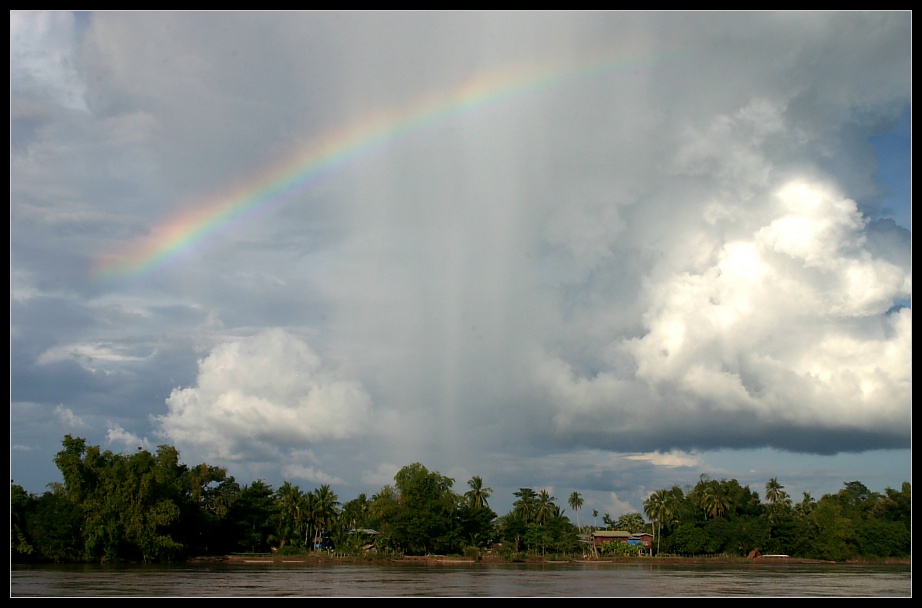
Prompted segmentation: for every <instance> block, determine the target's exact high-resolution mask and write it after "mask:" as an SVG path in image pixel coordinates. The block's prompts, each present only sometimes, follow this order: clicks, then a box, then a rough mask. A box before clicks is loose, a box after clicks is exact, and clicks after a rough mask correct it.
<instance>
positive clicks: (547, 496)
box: [535, 490, 557, 524]
mask: <svg viewBox="0 0 922 608" xmlns="http://www.w3.org/2000/svg"><path fill="white" fill-rule="evenodd" d="M555 500H557V499H556V498H554V497H553V496H551V493H550V492H548V491H547V490H541V492H539V493H538V506H537V509H536V510H535V521H536V522H538V523H539V524H543V523H546V522H547V521H548V520H549V519H551V518H552V517H553V516H554V508H555V507H556V506H557V505H555V504H554V501H555Z"/></svg>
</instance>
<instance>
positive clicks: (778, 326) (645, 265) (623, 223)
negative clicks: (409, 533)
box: [10, 11, 912, 513]
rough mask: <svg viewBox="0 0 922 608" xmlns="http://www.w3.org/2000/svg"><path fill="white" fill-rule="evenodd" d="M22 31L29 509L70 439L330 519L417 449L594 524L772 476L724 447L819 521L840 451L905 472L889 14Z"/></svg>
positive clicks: (264, 20)
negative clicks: (287, 495) (135, 255)
mask: <svg viewBox="0 0 922 608" xmlns="http://www.w3.org/2000/svg"><path fill="white" fill-rule="evenodd" d="M10 32H11V41H10V48H11V61H10V73H11V79H10V86H11V98H10V120H11V158H10V162H11V212H10V219H11V227H10V240H11V262H10V279H11V280H10V307H11V327H10V336H11V445H12V447H13V450H12V451H11V457H12V464H11V476H12V477H13V478H14V480H16V481H17V482H19V483H23V482H26V481H27V480H28V482H29V483H32V484H35V487H28V486H27V487H28V489H30V490H33V491H38V490H39V489H40V487H41V484H44V483H47V482H51V481H54V480H55V479H56V477H55V471H54V469H53V465H52V464H51V458H52V457H53V454H54V453H55V452H56V451H57V450H58V449H59V447H60V440H61V438H62V437H63V435H64V434H65V433H71V434H74V435H77V436H81V437H86V438H87V439H88V441H89V442H90V443H101V444H105V445H106V446H107V447H109V448H110V449H117V450H121V449H135V448H137V447H138V446H139V445H144V446H151V445H157V444H159V443H170V444H174V445H176V446H177V448H179V450H180V453H181V455H182V458H183V459H184V460H185V461H186V462H189V463H196V462H202V461H204V462H208V463H209V464H215V465H221V466H227V467H228V468H229V470H230V472H231V474H234V475H237V476H238V480H240V481H241V482H243V483H248V482H250V481H252V480H254V479H257V478H264V479H266V480H267V481H268V482H269V483H271V484H280V483H281V482H282V481H283V480H291V481H293V482H295V483H302V484H310V483H333V484H334V485H336V486H337V491H338V492H339V495H340V497H342V498H345V499H346V500H348V499H349V498H351V497H353V496H354V495H356V494H358V493H359V492H363V491H365V492H370V493H373V492H374V491H376V490H377V489H378V488H380V487H381V486H382V485H384V484H385V483H389V482H390V481H392V477H393V474H394V473H395V472H396V471H397V470H398V469H399V468H400V467H401V466H403V465H405V464H409V463H411V462H414V461H420V462H422V463H424V464H425V465H426V466H427V467H429V468H432V469H436V470H440V471H442V472H443V473H445V474H448V475H452V476H454V477H455V478H456V481H457V482H458V483H459V484H462V485H463V483H464V481H465V480H466V479H467V478H469V477H470V476H471V475H480V476H482V477H483V478H484V480H485V481H486V482H487V484H488V485H490V486H492V487H493V488H494V490H496V491H497V493H498V494H499V493H507V494H509V496H508V497H507V498H508V500H509V502H511V492H512V491H513V490H515V489H518V488H519V487H522V486H533V487H548V488H556V489H557V492H559V493H563V492H569V491H571V490H581V491H582V490H587V491H589V492H590V494H589V495H590V497H591V500H590V502H588V503H587V506H589V505H597V506H598V508H599V509H600V510H605V511H611V512H612V513H616V512H617V511H618V510H623V511H630V510H640V507H641V503H642V500H643V498H644V497H645V493H649V491H651V490H653V489H657V488H658V487H666V486H670V485H672V484H673V483H693V482H694V480H696V479H697V476H698V475H699V474H701V473H704V472H710V473H711V474H712V476H714V477H737V478H739V479H740V480H741V482H744V483H753V484H755V485H756V486H758V485H759V484H764V482H765V481H767V480H768V478H770V477H776V476H777V477H779V478H781V479H782V481H785V471H774V470H770V469H765V470H761V469H760V470H758V471H755V472H753V471H751V470H749V469H748V468H740V469H739V470H734V469H732V468H726V467H725V466H724V465H718V464H716V463H715V462H714V461H710V460H709V459H708V456H707V454H709V453H715V454H716V453H718V452H720V451H726V450H730V451H733V450H740V451H745V450H773V452H772V453H776V454H788V453H790V454H794V455H800V456H801V457H802V458H803V461H802V462H803V463H804V464H803V466H802V467H801V468H798V467H796V466H791V465H788V464H786V465H785V466H786V467H788V468H787V469H786V470H788V471H790V472H789V475H790V477H789V478H788V479H789V480H790V483H789V486H790V487H792V488H795V489H796V488H800V486H803V487H802V488H800V489H802V490H807V491H811V492H813V493H814V495H818V494H820V493H822V492H827V491H836V490H837V489H838V487H839V486H840V485H841V483H842V482H844V481H847V480H848V479H846V478H843V479H838V478H835V479H833V480H832V481H831V482H830V481H829V480H826V479H825V478H824V473H823V472H821V471H820V470H819V468H818V467H820V466H822V467H825V466H827V465H826V463H827V461H826V460H822V459H823V458H826V457H832V456H834V455H836V454H842V453H858V454H861V453H865V452H867V453H869V454H875V453H877V451H880V450H884V451H888V450H895V451H896V452H895V453H896V454H897V455H898V457H899V458H901V459H904V460H905V461H906V462H905V463H904V464H903V465H901V466H902V468H901V469H900V471H899V472H900V474H902V472H903V471H905V472H906V474H907V475H908V471H909V467H910V465H909V459H908V456H907V454H908V452H907V450H909V449H910V446H911V396H912V380H911V371H912V355H911V353H912V309H911V306H910V305H909V303H910V301H911V297H912V265H911V255H910V252H911V233H910V226H909V225H904V224H901V223H899V222H900V221H902V220H901V219H900V218H903V217H908V215H909V214H908V213H906V214H905V215H900V214H898V213H890V212H888V209H889V207H888V205H891V206H892V202H889V201H888V202H886V203H885V202H884V195H885V191H884V187H883V186H882V185H881V184H880V183H879V182H878V181H877V175H878V169H879V167H878V155H877V151H876V150H875V147H874V145H873V144H872V143H871V138H872V137H875V136H879V135H880V134H883V133H886V132H888V131H889V130H890V129H893V128H894V126H895V125H897V124H898V123H899V121H900V119H901V116H904V114H905V113H906V112H908V111H909V108H910V105H911V71H910V66H911V13H906V12H881V13H875V12H863V13H853V12H844V13H835V12H822V13H801V12H797V13H786V12H781V13H752V12H741V13H733V12H728V13H712V12H707V13H671V12H664V13H660V12H651V13H645V12H627V13H620V12H598V13H594V12H572V13H571V12H553V13H541V12H528V13H517V12H500V13H476V12H474V13H466V12H465V13H454V12H431V13H430V12H418V13H375V12H342V13H340V12H317V13H314V12H293V13H285V12H265V13H262V12H252V13H251V12H241V13H235V12H209V13H187V12H178V13H170V12H153V13H143V12H103V13H92V14H72V13H66V12H45V13H39V12H18V11H17V12H13V13H11V23H10ZM318 150H319V151H322V152H323V154H324V155H325V156H323V155H320V154H319V153H318V152H317V151H318ZM900 204H901V205H902V207H901V209H907V208H909V207H910V206H911V201H909V200H905V201H902V202H901V203H900ZM238 210H239V211H238ZM900 213H902V211H900ZM196 214H199V215H201V216H203V217H204V218H205V219H203V220H201V223H200V224H197V226H198V227H197V228H195V229H193V227H192V226H193V224H192V223H190V222H192V221H193V220H191V219H189V218H190V217H192V216H195V215H196ZM894 220H896V221H894ZM196 221H199V220H196ZM154 242H156V244H157V245H158V246H159V247H160V249H158V250H151V251H148V252H147V253H146V254H145V255H146V257H145V258H144V259H143V260H142V261H140V262H138V263H137V266H136V267H134V268H133V269H130V270H125V271H123V272H113V273H110V274H107V275H103V274H101V273H98V272H94V268H99V265H100V264H101V263H103V262H105V261H107V260H108V261H111V260H119V259H122V258H119V256H125V255H127V254H125V253H124V252H128V251H135V250H140V248H141V247H143V246H144V244H145V243H154ZM125 259H127V258H125ZM888 453H889V452H888ZM23 454H27V455H28V458H22V457H21V456H22V455H23ZM869 457H870V456H869ZM812 458H818V459H820V461H819V462H822V463H824V464H822V465H815V466H814V465H811V464H809V463H810V462H812V461H811V460H810V459H812ZM782 460H784V459H783V458H781V457H779V458H778V460H777V461H778V462H779V465H778V466H779V467H780V466H781V464H780V463H781V462H782ZM741 467H742V465H741ZM810 471H812V473H811V472H810ZM837 474H838V472H837ZM842 474H843V475H849V474H850V472H844V473H842ZM862 474H863V471H855V473H854V475H853V477H854V478H861V475H862ZM821 479H822V480H823V481H822V482H820V481H818V480H821ZM861 479H862V481H865V482H866V483H867V482H870V483H868V485H869V487H872V488H873V489H875V490H881V489H883V488H877V487H875V483H876V482H877V480H876V479H866V478H861ZM881 479H882V480H884V481H883V482H885V483H887V484H890V485H896V484H898V483H899V481H901V479H902V477H901V478H900V479H893V480H891V479H889V478H886V479H885V478H884V477H881ZM494 480H495V481H494ZM819 483H824V484H831V485H830V486H829V487H827V486H825V485H823V486H819V485H813V484H819ZM558 495H560V494H558ZM507 498H500V499H499V500H498V504H499V505H502V504H503V502H504V501H505V500H507Z"/></svg>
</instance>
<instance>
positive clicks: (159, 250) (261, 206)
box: [90, 53, 651, 278]
mask: <svg viewBox="0 0 922 608" xmlns="http://www.w3.org/2000/svg"><path fill="white" fill-rule="evenodd" d="M638 57H642V59H640V58H638ZM650 60H651V56H650V55H649V54H646V55H637V54H633V53H632V54H629V55H628V56H627V57H625V56H624V53H621V54H620V56H615V57H612V56H610V55H609V56H603V57H602V58H599V59H596V60H593V61H589V62H584V63H582V64H581V66H580V67H579V68H578V69H574V68H573V66H570V68H569V69H567V67H566V66H559V65H544V66H537V67H527V68H523V67H517V68H516V69H505V70H501V71H494V72H491V73H484V74H479V75H477V76H476V77H475V78H472V79H470V80H469V81H467V82H465V83H463V84H461V85H460V86H458V87H456V88H455V89H453V90H449V91H446V92H441V93H438V94H433V95H427V96H424V97H423V98H421V99H419V100H417V101H416V102H414V103H412V104H410V105H408V106H406V107H402V108H400V109H398V110H392V111H385V112H378V113H374V114H371V115H369V116H366V117H365V118H364V119H362V120H359V121H357V122H355V123H354V124H350V125H347V126H345V127H344V128H341V129H339V130H338V131H334V132H331V133H329V134H328V135H327V136H326V137H323V138H321V139H319V140H317V141H314V142H312V143H311V145H310V146H308V148H307V149H305V150H302V151H299V153H297V154H295V155H293V156H291V157H290V158H289V159H288V160H287V161H285V162H283V163H281V164H280V165H278V166H275V167H273V168H272V169H271V170H269V171H266V172H265V173H263V174H261V175H259V176H257V177H256V178H255V179H253V180H251V181H248V182H245V183H242V184H240V185H238V186H237V187H236V188H234V189H232V190H230V191H228V192H224V193H223V194H222V196H220V197H217V198H215V199H214V200H211V201H207V202H203V203H199V204H196V205H195V206H194V208H192V209H190V210H188V211H186V212H183V213H181V214H178V215H176V216H175V217H172V218H170V219H169V220H168V221H166V222H164V223H163V224H161V225H159V226H156V227H154V228H153V229H152V230H151V232H150V233H149V234H148V235H147V236H146V237H145V238H143V239H141V241H140V242H137V243H132V244H131V245H130V246H127V247H125V248H123V249H120V250H117V251H111V252H108V253H106V254H104V255H101V256H99V257H98V258H97V259H96V260H95V261H94V264H93V266H92V268H91V271H90V274H91V276H93V277H95V278H107V277H117V276H141V275H144V274H146V273H148V272H150V271H152V270H154V269H156V268H159V267H161V266H163V265H165V264H167V263H168V262H170V261H171V260H174V259H177V258H179V257H180V256H182V255H183V254H185V253H188V252H189V251H192V250H193V249H195V248H196V247H201V246H203V245H204V244H206V243H207V242H209V240H210V239H212V238H214V237H216V236H218V235H219V234H222V233H223V232H225V231H226V230H228V229H229V228H230V227H231V226H234V225H237V224H239V223H241V222H244V221H247V220H251V219H252V218H253V217H255V216H258V215H261V214H263V213H266V212H268V211H269V210H272V209H275V208H278V207H279V206H281V205H284V204H285V203H288V202H290V201H292V200H293V199H295V198H296V197H297V196H298V195H299V194H302V193H304V192H305V191H307V190H308V189H310V188H311V186H313V185H315V184H316V183H317V182H318V180H319V179H321V178H322V177H324V176H326V175H328V174H330V173H331V172H334V171H336V170H337V169H338V168H340V167H343V166H345V165H347V164H349V163H351V162H354V161H355V160H356V159H358V158H360V157H362V156H364V155H367V154H370V153H371V152H373V151H374V150H377V149H380V148H381V147H383V146H385V145H387V144H390V143H392V142H395V141H397V140H400V139H402V138H405V137H407V136H409V135H412V134H413V133H416V132H419V131H421V130H423V129H425V128H426V127H428V126H431V125H433V124H438V123H441V122H443V121H446V120H449V119H451V118H452V117H455V116H458V115H461V114H465V113H468V112H471V111H474V110H476V109H478V108H481V107H484V106H486V105H488V104H493V103H495V102H497V101H500V100H502V99H506V98H510V97H513V96H520V95H524V94H527V93H532V92H535V91H538V90H540V89H544V88H547V87H550V86H559V85H560V84H562V83H565V82H569V81H573V80H581V79H584V78H587V77H590V76H594V75H598V74H600V73H606V72H610V71H613V70H624V69H627V70H630V69H632V68H637V67H639V66H640V65H641V64H643V63H645V62H647V61H650Z"/></svg>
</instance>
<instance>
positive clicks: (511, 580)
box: [10, 562, 912, 597]
mask: <svg viewBox="0 0 922 608" xmlns="http://www.w3.org/2000/svg"><path fill="white" fill-rule="evenodd" d="M10 596H11V597H284V596H294V597H308V596H315V597H410V596H416V597H721V596H747V597H912V566H910V565H856V564H783V565H779V564H770V565H764V566H758V565H754V564H753V565H727V564H719V565H718V564H714V565H701V564H693V565H676V564H662V565H660V564H624V563H621V564H619V563H611V562H573V563H567V564H489V565H487V564H452V565H448V564H441V565H425V564H419V565H415V564H414V565H408V564H335V563H334V564H305V563H291V564H285V563H277V564H271V565H270V564H266V565H262V564H239V565H238V564H194V565H172V566H97V565H92V566H90V565H77V566H75V565H68V566H53V565H43V566H19V565H14V566H12V567H11V571H10Z"/></svg>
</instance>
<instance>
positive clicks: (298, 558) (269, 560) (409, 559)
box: [189, 555, 912, 566]
mask: <svg viewBox="0 0 922 608" xmlns="http://www.w3.org/2000/svg"><path fill="white" fill-rule="evenodd" d="M189 561H190V562H223V563H227V564H288V563H332V564H381V563H393V564H425V565H434V566H437V565H457V564H470V565H475V564H480V565H503V564H649V565H680V564H684V565H712V564H722V565H759V566H762V565H767V566H785V565H791V564H832V565H849V564H853V565H864V566H866V565H875V564H877V565H882V566H890V565H892V566H897V565H908V566H911V565H912V559H911V558H908V559H887V560H883V561H873V560H849V561H844V562H836V561H830V560H821V559H808V558H800V557H783V558H782V557H756V558H746V557H730V556H724V557H671V556H670V557H610V558H608V557H607V558H586V559H581V558H572V559H543V558H540V557H530V558H528V559H525V560H507V559H500V558H498V557H489V556H488V557H484V558H481V559H472V558H465V557H461V556H445V555H429V556H394V557H334V556H330V555H284V556H281V555H226V556H217V557H200V558H194V559H191V560H189Z"/></svg>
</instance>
